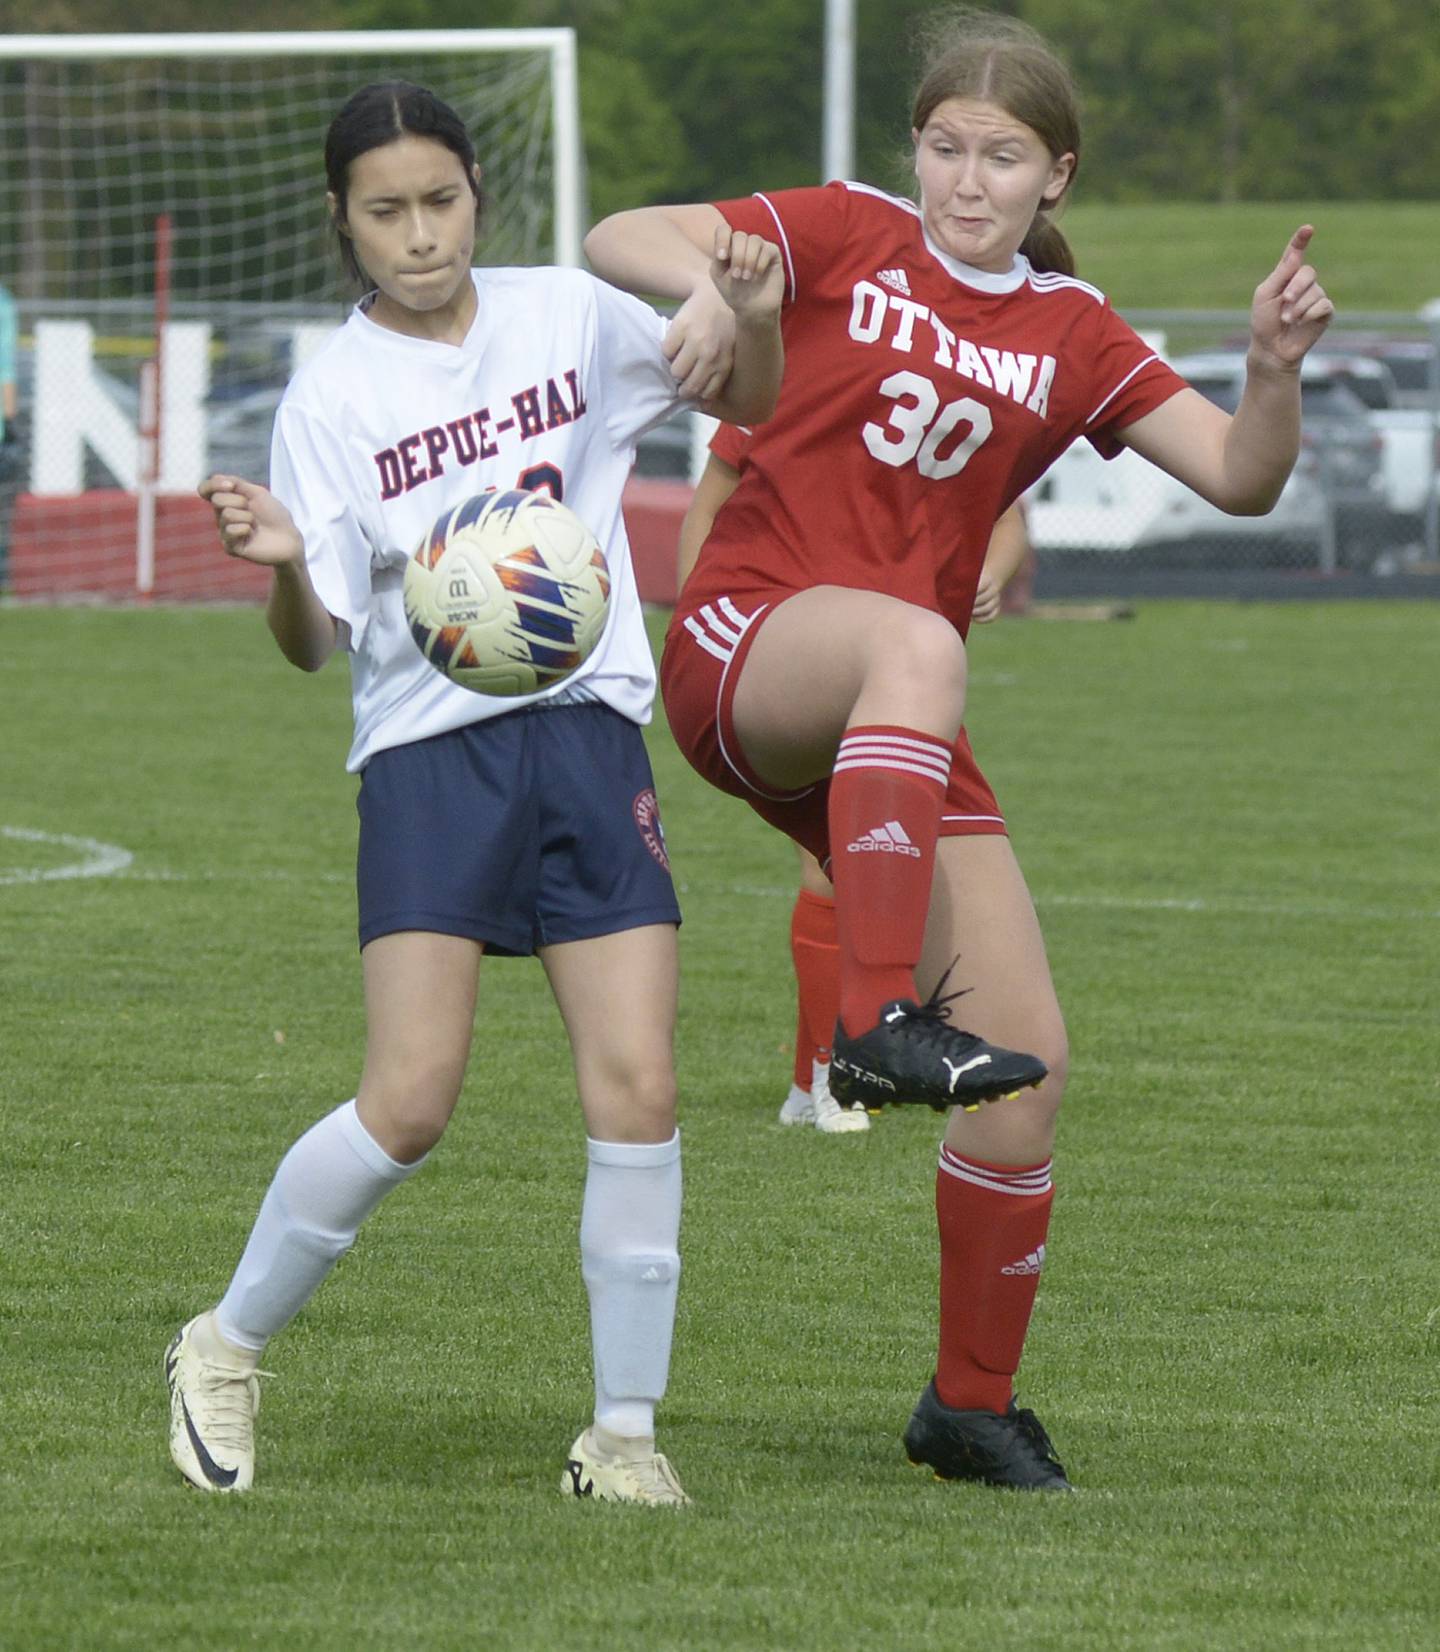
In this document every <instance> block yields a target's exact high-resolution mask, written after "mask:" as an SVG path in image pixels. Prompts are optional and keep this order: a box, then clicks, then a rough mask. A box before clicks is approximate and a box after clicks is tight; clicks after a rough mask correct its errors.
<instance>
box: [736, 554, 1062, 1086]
mask: <svg viewBox="0 0 1440 1652" xmlns="http://www.w3.org/2000/svg"><path fill="white" fill-rule="evenodd" d="M964 708H965V645H964V643H963V642H962V641H961V638H960V634H959V633H958V632H957V631H956V630H955V628H954V627H953V626H952V625H951V624H950V623H949V621H947V620H946V619H944V618H943V617H942V616H941V615H939V614H936V613H932V612H931V611H930V610H929V609H926V608H920V607H917V606H915V605H914V604H913V603H908V602H901V601H899V600H898V599H896V598H894V597H890V596H885V595H883V594H882V593H879V592H874V591H855V590H850V589H848V588H843V587H839V586H817V587H814V588H813V589H810V590H807V591H801V592H799V593H797V594H796V595H794V596H792V597H788V598H787V599H786V600H785V601H784V602H782V603H780V604H778V606H777V607H776V608H775V609H774V611H773V613H770V614H767V615H766V616H765V617H764V618H763V620H762V621H761V622H760V626H759V630H758V631H757V632H756V633H755V635H754V638H753V641H752V642H751V644H750V647H749V651H748V653H747V655H746V657H745V661H744V664H743V666H742V667H741V671H740V678H739V682H738V684H737V685H736V689H735V694H734V701H733V718H734V726H735V736H736V738H737V739H738V741H739V743H740V746H741V750H742V752H743V753H744V756H745V758H746V760H747V762H748V763H749V764H750V766H751V767H752V768H753V770H754V771H755V774H756V776H757V777H758V778H759V779H760V780H761V781H762V782H763V783H765V784H766V785H767V786H773V787H774V788H775V789H776V790H777V791H781V792H783V791H792V790H798V789H800V788H802V787H804V786H806V785H808V784H811V783H813V782H815V781H817V780H820V779H823V778H825V777H827V776H832V779H831V784H830V791H829V837H830V850H831V862H830V875H831V877H832V879H833V880H834V884H835V898H836V917H837V930H838V939H839V943H840V1015H839V1022H838V1025H837V1027H836V1031H835V1045H834V1054H833V1059H832V1062H831V1074H830V1088H831V1091H832V1092H833V1094H834V1095H835V1097H836V1099H837V1100H839V1101H840V1102H842V1103H850V1102H855V1101H860V1102H863V1103H864V1104H865V1105H866V1106H869V1107H879V1106H883V1105H885V1104H886V1103H888V1102H917V1101H918V1102H925V1103H928V1104H929V1105H931V1106H936V1107H943V1106H946V1105H948V1104H949V1103H950V1102H952V1101H958V1102H960V1103H962V1104H964V1105H967V1106H978V1105H979V1104H980V1103H981V1102H982V1101H985V1100H989V1099H992V1098H994V1097H996V1096H1000V1095H1006V1094H1009V1093H1011V1092H1013V1091H1015V1090H1018V1089H1019V1088H1021V1087H1022V1086H1023V1085H1027V1084H1033V1083H1035V1082H1037V1081H1038V1080H1039V1079H1040V1078H1042V1077H1043V1076H1044V1068H1043V1065H1042V1064H1041V1063H1040V1062H1039V1061H1038V1060H1037V1059H1036V1058H1035V1057H1033V1056H1029V1055H1022V1054H1019V1053H1017V1052H1015V1051H1013V1050H1009V1049H1002V1048H999V1047H992V1046H990V1045H987V1044H985V1043H984V1042H983V1041H982V1040H980V1039H977V1038H976V1037H975V1036H974V1035H973V1034H971V1033H969V1032H966V1031H965V1030H964V1029H962V1028H961V1027H960V1026H959V1025H958V1024H953V1023H952V1022H951V1021H950V1020H949V1019H948V1017H946V1016H945V1015H943V1014H942V1013H940V1011H939V1010H938V1008H937V1007H936V1006H935V1005H930V1004H926V1005H921V1004H920V1003H919V1002H918V997H919V995H918V992H917V989H916V983H915V965H916V963H917V962H918V960H919V957H920V952H921V946H922V942H923V936H924V930H925V920H926V912H927V909H928V905H929V899H930V885H931V880H932V877H933V873H934V866H935V845H936V840H937V838H938V834H939V830H940V815H941V810H942V807H943V804H944V798H945V789H946V784H947V782H948V779H949V774H950V765H951V758H952V752H953V747H954V743H955V737H956V735H957V734H958V733H959V730H960V724H961V719H962V717H963V714H964Z"/></svg>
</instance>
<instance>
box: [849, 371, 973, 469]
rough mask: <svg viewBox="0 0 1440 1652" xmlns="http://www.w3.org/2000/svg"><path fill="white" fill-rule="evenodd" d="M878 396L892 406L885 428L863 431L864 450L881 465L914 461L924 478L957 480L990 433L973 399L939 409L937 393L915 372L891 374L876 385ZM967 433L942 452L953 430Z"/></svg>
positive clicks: (872, 426)
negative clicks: (971, 456) (959, 429)
mask: <svg viewBox="0 0 1440 1652" xmlns="http://www.w3.org/2000/svg"><path fill="white" fill-rule="evenodd" d="M880 394H881V395H882V396H888V397H889V398H890V399H891V401H892V402H893V403H894V404H895V405H894V406H893V407H892V408H891V409H890V413H889V416H888V417H887V418H886V420H885V423H884V424H875V423H874V422H873V421H872V422H871V423H870V424H867V425H866V426H865V427H864V429H863V430H862V431H861V435H862V436H863V437H864V438H865V446H866V447H867V448H869V450H870V452H871V453H873V454H874V456H875V457H876V458H877V459H879V460H880V461H881V462H882V463H883V464H887V465H894V466H895V467H896V469H897V470H898V469H899V468H900V466H901V465H908V464H909V463H910V461H911V460H912V459H913V460H914V461H915V468H916V469H917V470H918V471H919V472H920V474H921V475H922V476H930V477H933V478H934V479H935V480H936V481H943V480H944V478H945V477H947V476H956V475H958V474H959V473H960V472H961V471H962V470H964V468H965V466H966V465H967V464H968V463H969V461H970V455H971V454H972V453H974V451H975V449H976V448H977V447H979V446H980V444H981V443H982V442H983V441H984V440H985V438H986V437H987V436H988V435H989V434H990V431H991V429H992V428H993V425H992V421H991V418H990V410H989V408H987V407H986V406H985V404H984V403H983V402H977V401H976V400H975V398H974V397H973V396H961V397H960V399H959V400H958V401H953V402H946V404H945V405H944V407H941V405H940V392H939V391H938V390H937V389H936V388H935V386H934V385H933V384H931V382H930V380H929V379H927V378H925V377H923V376H922V375H921V374H919V373H911V372H900V373H892V374H891V375H890V377H889V378H888V379H883V380H882V381H881V384H880ZM961 425H966V426H968V429H967V430H966V431H965V434H964V435H963V436H962V437H961V438H960V439H959V440H958V441H956V442H954V443H953V444H952V445H950V447H949V450H948V451H947V452H945V453H942V452H941V449H942V448H944V447H946V444H947V443H950V441H951V438H952V437H953V436H954V435H955V432H956V430H957V429H958V428H959V427H960V426H961Z"/></svg>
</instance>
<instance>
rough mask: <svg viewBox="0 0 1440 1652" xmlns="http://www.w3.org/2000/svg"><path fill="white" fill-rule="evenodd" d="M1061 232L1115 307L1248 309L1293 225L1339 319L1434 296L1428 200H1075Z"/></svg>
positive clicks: (1409, 307)
mask: <svg viewBox="0 0 1440 1652" xmlns="http://www.w3.org/2000/svg"><path fill="white" fill-rule="evenodd" d="M1060 222H1061V228H1062V229H1063V230H1064V231H1065V234H1066V236H1067V238H1068V239H1069V241H1070V244H1071V246H1072V247H1073V248H1074V249H1075V256H1076V261H1077V263H1078V265H1079V270H1080V274H1081V275H1082V276H1084V278H1085V279H1086V280H1087V281H1093V282H1094V283H1095V285H1096V286H1097V287H1099V288H1100V289H1101V290H1102V291H1103V292H1105V293H1108V294H1109V296H1110V299H1111V301H1112V302H1113V303H1114V305H1115V307H1116V308H1117V309H1118V310H1121V311H1126V310H1132V309H1137V308H1139V309H1198V310H1217V309H1220V310H1223V309H1233V310H1242V311H1248V310H1249V308H1250V296H1251V294H1252V293H1253V292H1254V290H1255V285H1256V283H1257V282H1258V281H1259V280H1260V279H1261V277H1262V276H1264V275H1268V274H1269V272H1270V270H1271V269H1272V268H1273V267H1274V266H1275V263H1276V261H1277V260H1278V259H1279V257H1280V254H1281V253H1282V252H1283V251H1284V248H1285V243H1286V242H1287V241H1288V240H1289V238H1290V236H1291V235H1292V234H1293V232H1294V231H1295V229H1296V228H1297V227H1298V226H1299V225H1301V224H1306V223H1309V224H1314V226H1315V239H1314V240H1313V241H1312V242H1311V244H1310V254H1309V256H1310V257H1311V258H1312V259H1313V261H1314V264H1315V267H1316V269H1317V270H1318V271H1319V273H1320V278H1321V280H1322V282H1323V283H1324V285H1325V289H1326V291H1327V292H1328V293H1329V294H1330V296H1331V297H1332V298H1333V299H1334V300H1335V304H1336V308H1337V310H1338V312H1339V315H1338V318H1337V325H1340V326H1343V325H1344V321H1345V315H1346V313H1347V312H1350V313H1357V312H1360V311H1367V310H1369V311H1374V310H1399V311H1409V312H1411V313H1412V314H1413V313H1414V312H1415V311H1416V310H1418V309H1419V308H1420V306H1421V305H1422V304H1425V303H1427V302H1429V300H1431V299H1434V298H1440V271H1437V269H1436V261H1435V255H1434V244H1435V205H1434V203H1433V202H1428V201H1374V202H1371V201H1288V202H1287V201H1279V202H1269V201H1267V202H1246V203H1241V204H1231V205H1227V206H1217V205H1215V204H1213V203H1205V202H1175V203H1151V204H1139V205H1137V204H1124V205H1121V204H1110V203H1107V202H1096V203H1093V204H1090V203H1086V202H1084V201H1083V198H1082V200H1081V202H1079V203H1078V204H1077V205H1076V206H1074V207H1073V208H1071V209H1069V210H1068V211H1066V212H1065V213H1064V215H1063V216H1062V218H1061V220H1060Z"/></svg>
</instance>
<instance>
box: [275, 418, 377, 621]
mask: <svg viewBox="0 0 1440 1652" xmlns="http://www.w3.org/2000/svg"><path fill="white" fill-rule="evenodd" d="M270 491H271V492H272V493H273V494H274V495H275V497H276V498H277V499H278V500H279V501H280V502H281V504H283V505H284V506H285V507H286V509H287V510H288V511H289V512H290V514H291V516H292V517H293V518H294V519H295V526H296V527H297V528H298V529H299V530H300V535H301V537H302V539H303V540H304V541H305V562H306V566H307V567H308V568H309V571H310V581H311V583H312V584H313V585H314V587H315V593H316V595H317V596H318V597H319V598H320V600H321V602H322V603H324V605H325V607H326V609H327V610H328V611H329V613H330V614H331V615H332V617H333V618H334V619H336V620H337V621H339V622H340V623H341V624H342V625H343V626H344V628H345V630H346V632H347V633H348V636H346V637H345V638H343V639H342V640H343V641H344V645H345V646H346V647H348V648H351V649H354V648H358V647H359V646H360V643H361V640H362V639H363V637H364V634H365V628H366V625H367V624H368V623H369V619H370V613H371V573H370V564H371V544H372V540H371V535H370V534H369V533H367V531H366V528H365V525H364V524H363V523H362V522H361V520H360V517H359V515H358V513H357V510H356V506H355V503H354V501H355V500H356V499H357V498H363V497H364V494H363V492H362V491H361V490H360V489H359V488H357V486H356V485H355V480H354V479H353V478H352V477H351V476H350V474H349V464H348V460H347V456H346V453H345V449H344V446H343V444H342V443H341V442H340V441H339V440H338V439H337V437H336V434H335V432H334V431H333V430H332V429H331V428H329V426H328V425H326V424H325V423H324V422H323V421H321V420H319V419H316V418H314V417H312V416H311V415H310V414H308V413H306V412H305V411H304V409H303V408H301V407H299V406H297V405H296V404H295V402H293V401H292V400H291V399H290V398H289V397H286V398H285V399H284V400H283V401H282V402H281V404H280V407H279V410H278V412H277V413H276V416H275V429H274V432H273V434H272V436H271V441H270Z"/></svg>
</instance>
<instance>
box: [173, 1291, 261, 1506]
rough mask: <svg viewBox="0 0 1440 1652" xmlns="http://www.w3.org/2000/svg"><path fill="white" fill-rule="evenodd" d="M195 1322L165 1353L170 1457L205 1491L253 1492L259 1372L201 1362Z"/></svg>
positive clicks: (190, 1324)
mask: <svg viewBox="0 0 1440 1652" xmlns="http://www.w3.org/2000/svg"><path fill="white" fill-rule="evenodd" d="M198 1323H199V1321H198V1320H195V1319H192V1320H191V1321H190V1323H189V1324H188V1325H186V1326H184V1327H183V1328H182V1329H181V1330H180V1331H179V1332H178V1333H177V1334H176V1337H175V1340H174V1341H173V1342H172V1343H171V1344H170V1346H169V1348H168V1349H167V1350H166V1352H165V1383H166V1386H167V1387H168V1388H169V1390H170V1456H171V1457H172V1459H173V1460H174V1463H175V1466H176V1468H178V1469H179V1470H180V1472H181V1473H182V1474H183V1475H184V1476H185V1478H186V1479H187V1480H188V1481H189V1482H190V1484H191V1485H192V1486H198V1487H199V1488H200V1489H201V1491H248V1490H249V1488H250V1484H251V1482H252V1481H253V1480H254V1478H255V1413H256V1412H257V1411H258V1410H259V1409H260V1383H259V1379H258V1377H257V1375H256V1372H255V1368H254V1367H253V1366H251V1365H242V1364H239V1363H235V1364H229V1363H223V1362H221V1361H217V1360H214V1359H210V1358H202V1357H201V1355H200V1353H199V1351H198V1349H197V1348H196V1347H195V1335H194V1333H195V1327H196V1325H197V1324H198Z"/></svg>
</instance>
